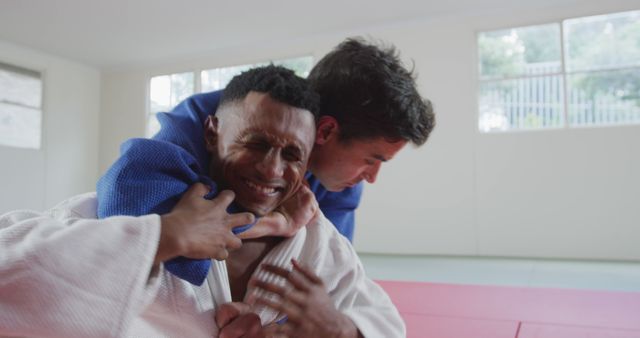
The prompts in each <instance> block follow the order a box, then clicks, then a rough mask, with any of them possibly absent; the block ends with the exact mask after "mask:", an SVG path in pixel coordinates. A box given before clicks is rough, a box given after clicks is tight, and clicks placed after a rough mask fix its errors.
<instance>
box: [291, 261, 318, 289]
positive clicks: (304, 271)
mask: <svg viewBox="0 0 640 338" xmlns="http://www.w3.org/2000/svg"><path fill="white" fill-rule="evenodd" d="M291 263H292V264H293V268H294V270H297V271H299V272H301V273H302V275H303V276H305V277H306V278H307V279H308V280H310V281H311V282H312V283H314V284H322V279H320V277H318V276H317V275H316V274H315V273H314V272H313V271H311V270H310V269H308V268H306V267H304V266H302V265H300V263H299V262H298V261H297V260H296V259H295V258H291Z"/></svg>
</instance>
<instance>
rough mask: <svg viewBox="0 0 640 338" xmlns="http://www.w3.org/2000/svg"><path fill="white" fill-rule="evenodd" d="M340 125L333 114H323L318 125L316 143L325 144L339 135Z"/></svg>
mask: <svg viewBox="0 0 640 338" xmlns="http://www.w3.org/2000/svg"><path fill="white" fill-rule="evenodd" d="M339 132H340V126H339V125H338V121H336V119H335V118H333V117H331V116H327V115H325V116H322V117H320V119H319V120H318V123H317V125H316V144H320V145H322V144H325V143H327V142H328V141H329V140H331V139H332V138H334V137H338V133H339Z"/></svg>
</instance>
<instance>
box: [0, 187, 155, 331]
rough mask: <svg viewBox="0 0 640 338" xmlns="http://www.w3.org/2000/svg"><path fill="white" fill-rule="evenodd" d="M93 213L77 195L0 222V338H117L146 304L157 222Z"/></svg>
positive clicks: (89, 200)
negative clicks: (103, 216)
mask: <svg viewBox="0 0 640 338" xmlns="http://www.w3.org/2000/svg"><path fill="white" fill-rule="evenodd" d="M95 210H96V198H95V194H84V195H80V196H76V197H75V198H72V199H70V200H67V201H65V202H63V203H61V204H60V205H58V206H57V207H55V208H53V209H51V210H49V211H47V212H44V213H40V212H34V211H14V212H10V213H7V214H4V215H1V216H0V336H3V335H5V336H7V335H8V336H38V337H118V336H123V335H124V333H125V332H126V330H127V326H128V325H129V323H130V322H131V320H132V319H133V318H135V317H136V316H137V315H138V314H139V313H140V312H142V311H143V310H144V308H145V307H146V306H147V305H148V304H149V303H150V302H151V301H152V299H153V298H154V297H155V293H156V292H157V287H158V284H159V283H158V278H157V274H158V273H160V272H161V271H158V270H159V269H156V270H157V271H154V272H153V274H152V276H150V271H151V267H152V265H153V260H154V257H155V254H156V250H157V245H158V241H159V237H160V217H159V216H158V215H148V216H143V217H112V218H108V219H104V220H96V219H95V218H96V212H95Z"/></svg>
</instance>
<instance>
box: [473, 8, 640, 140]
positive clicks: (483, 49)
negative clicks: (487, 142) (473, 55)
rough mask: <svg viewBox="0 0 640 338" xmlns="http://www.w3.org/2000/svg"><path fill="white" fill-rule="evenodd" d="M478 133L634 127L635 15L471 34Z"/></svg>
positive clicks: (637, 89)
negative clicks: (475, 46) (475, 47)
mask: <svg viewBox="0 0 640 338" xmlns="http://www.w3.org/2000/svg"><path fill="white" fill-rule="evenodd" d="M478 53H479V73H480V74H479V77H480V86H479V88H480V91H479V100H478V106H479V114H478V128H479V130H480V131H481V132H496V131H508V130H531V129H545V128H564V127H582V126H605V125H620V124H640V11H633V12H623V13H616V14H608V15H599V16H592V17H583V18H576V19H569V20H564V21H563V22H561V23H552V24H546V25H538V26H530V27H521V28H512V29H505V30H499V31H492V32H483V33H480V34H479V35H478Z"/></svg>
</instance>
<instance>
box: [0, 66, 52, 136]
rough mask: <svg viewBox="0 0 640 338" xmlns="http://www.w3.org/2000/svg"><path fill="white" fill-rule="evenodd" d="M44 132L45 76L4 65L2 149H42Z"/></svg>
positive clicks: (0, 103) (0, 77) (0, 78)
mask: <svg viewBox="0 0 640 338" xmlns="http://www.w3.org/2000/svg"><path fill="white" fill-rule="evenodd" d="M41 130H42V76H41V74H40V73H38V72H36V71H32V70H28V69H24V68H21V67H16V66H12V65H8V64H4V63H0V145H3V146H10V147H18V148H32V149H39V148H40V141H41V134H42V133H41Z"/></svg>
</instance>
